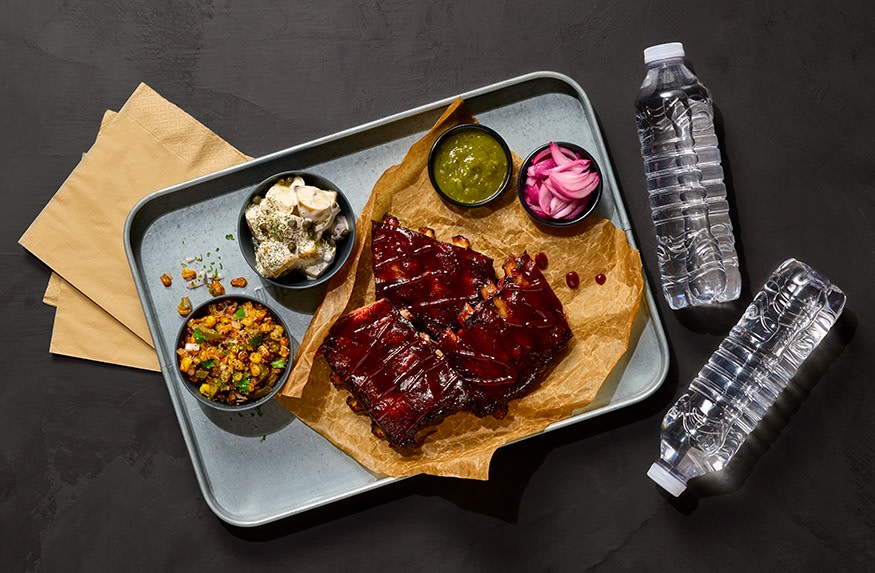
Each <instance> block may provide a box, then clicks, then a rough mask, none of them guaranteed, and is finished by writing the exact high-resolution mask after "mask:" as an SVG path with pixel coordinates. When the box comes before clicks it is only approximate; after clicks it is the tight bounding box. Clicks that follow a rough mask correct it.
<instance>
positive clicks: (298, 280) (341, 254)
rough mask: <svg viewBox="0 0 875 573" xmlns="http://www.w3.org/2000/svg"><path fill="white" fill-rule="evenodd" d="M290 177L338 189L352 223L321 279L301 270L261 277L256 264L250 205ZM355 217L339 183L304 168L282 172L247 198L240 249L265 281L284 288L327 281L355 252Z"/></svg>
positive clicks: (241, 220) (240, 226) (242, 212)
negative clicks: (276, 276)
mask: <svg viewBox="0 0 875 573" xmlns="http://www.w3.org/2000/svg"><path fill="white" fill-rule="evenodd" d="M287 177H301V178H302V179H304V182H305V183H306V184H307V185H312V186H314V187H318V188H319V189H323V190H325V191H336V192H337V204H338V205H339V206H340V214H341V215H343V216H345V217H346V220H347V222H348V223H349V235H347V236H346V238H344V239H341V240H340V241H338V242H337V252H336V253H335V256H334V261H332V262H331V265H329V266H328V268H327V269H325V272H324V273H322V275H321V276H320V277H319V278H317V279H308V278H307V277H305V276H304V275H303V274H301V273H300V272H298V271H292V272H290V273H289V274H287V275H285V276H282V277H278V278H267V277H263V276H261V274H260V273H259V272H258V269H257V268H256V267H255V242H254V239H253V237H252V231H250V230H249V225H248V224H247V223H246V216H245V214H246V208H247V207H249V205H251V204H252V200H253V199H255V197H264V195H265V194H266V193H267V191H268V190H269V189H270V188H271V187H272V186H273V184H274V183H276V182H277V181H278V180H280V179H285V178H287ZM355 219H356V217H355V213H354V212H353V210H352V206H351V205H350V204H349V200H348V199H347V198H346V196H345V195H344V194H343V192H342V191H341V190H340V189H338V187H337V185H335V184H334V183H332V182H331V181H329V180H328V179H326V178H324V177H321V176H319V175H315V174H313V173H306V172H304V171H287V172H285V173H278V174H276V175H273V176H271V177H268V178H267V179H265V180H264V181H262V182H261V183H259V184H258V185H256V186H255V187H253V188H252V191H251V192H250V193H249V194H248V195H247V196H246V200H245V201H243V206H242V207H241V208H240V216H239V217H238V219H237V239H238V240H237V243H238V244H239V245H240V250H241V252H242V253H243V258H244V259H246V263H247V264H248V265H249V266H250V267H252V270H253V271H255V273H256V274H257V275H258V277H259V278H260V279H261V280H263V281H264V282H267V283H270V284H272V285H274V286H276V287H279V288H283V289H293V290H303V289H308V288H312V287H314V286H317V285H321V284H322V283H324V282H326V281H327V280H328V279H330V278H331V276H332V275H334V274H335V273H336V272H337V271H339V270H340V269H341V268H342V267H343V264H344V263H345V262H346V260H347V259H348V258H349V255H350V253H351V252H352V248H353V245H355Z"/></svg>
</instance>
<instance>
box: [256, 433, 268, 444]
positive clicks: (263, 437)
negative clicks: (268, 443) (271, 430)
mask: <svg viewBox="0 0 875 573" xmlns="http://www.w3.org/2000/svg"><path fill="white" fill-rule="evenodd" d="M266 439H267V434H265V435H263V436H261V439H260V440H258V443H259V444H261V443H263V442H264V440H266Z"/></svg>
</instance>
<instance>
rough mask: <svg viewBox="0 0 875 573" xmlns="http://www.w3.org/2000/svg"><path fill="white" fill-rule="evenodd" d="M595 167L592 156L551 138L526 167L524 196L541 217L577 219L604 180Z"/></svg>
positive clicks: (534, 211)
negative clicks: (584, 156)
mask: <svg viewBox="0 0 875 573" xmlns="http://www.w3.org/2000/svg"><path fill="white" fill-rule="evenodd" d="M593 167H594V166H592V165H591V162H590V161H589V160H588V159H584V158H583V157H582V156H580V155H578V154H577V153H576V152H574V151H572V150H570V149H567V148H564V147H561V146H559V145H556V144H555V143H553V142H552V141H551V142H550V145H549V146H548V147H546V148H544V149H543V150H542V151H540V152H538V153H537V154H536V155H535V156H534V157H533V158H532V162H531V164H530V166H529V168H528V169H527V170H526V174H525V175H526V186H525V189H524V190H523V199H524V200H525V202H526V204H527V205H528V207H529V208H530V209H531V210H532V212H533V213H535V215H537V216H538V217H543V218H551V219H573V218H574V217H577V216H578V215H579V214H580V213H581V212H582V211H583V209H584V207H585V206H586V205H587V204H588V203H589V196H590V194H592V193H593V191H595V190H596V189H597V188H598V186H599V183H600V182H601V178H600V177H599V174H598V172H597V171H595V169H593Z"/></svg>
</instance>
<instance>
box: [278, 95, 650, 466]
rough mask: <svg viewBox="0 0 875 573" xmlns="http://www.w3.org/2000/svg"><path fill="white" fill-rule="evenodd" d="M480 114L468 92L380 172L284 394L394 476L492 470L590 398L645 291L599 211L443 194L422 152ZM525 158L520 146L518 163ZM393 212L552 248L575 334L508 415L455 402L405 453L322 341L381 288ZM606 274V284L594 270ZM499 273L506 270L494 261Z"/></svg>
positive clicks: (483, 238) (514, 249)
mask: <svg viewBox="0 0 875 573" xmlns="http://www.w3.org/2000/svg"><path fill="white" fill-rule="evenodd" d="M472 121H475V120H474V118H473V117H472V116H471V115H470V113H469V112H468V111H467V109H466V108H465V106H464V104H463V103H462V102H461V100H458V101H456V102H455V103H454V104H453V105H452V106H450V108H449V109H448V110H447V111H446V112H445V113H444V114H443V115H442V116H441V118H440V119H439V120H438V122H437V123H436V124H435V126H434V127H433V128H432V129H431V131H429V133H428V134H427V135H425V136H424V137H423V138H422V139H421V140H420V141H418V142H417V143H415V144H414V145H413V146H412V147H411V149H410V151H409V152H408V154H407V156H406V157H405V158H404V160H403V161H402V162H401V164H400V165H396V166H394V167H392V168H390V169H388V170H387V171H386V172H385V173H384V174H383V176H382V177H381V178H380V179H379V181H377V184H376V185H375V187H374V190H373V192H372V193H371V197H370V199H369V201H368V203H367V204H366V205H365V208H364V210H363V212H362V214H361V216H360V217H359V219H358V221H357V224H356V232H357V234H356V246H355V250H354V251H353V262H352V264H351V265H348V267H347V270H346V272H345V273H343V274H342V275H340V274H339V275H335V277H334V278H333V280H332V282H331V284H330V285H329V290H328V292H327V294H326V297H325V300H324V302H323V303H322V305H321V306H320V307H319V309H318V310H317V311H316V314H315V315H314V317H313V321H312V323H311V326H310V328H309V330H308V331H307V334H306V335H305V337H304V339H303V341H302V344H301V348H300V350H299V353H298V358H297V362H296V365H295V367H294V370H293V371H292V373H291V376H290V378H289V381H288V383H287V385H286V386H285V388H284V389H283V392H282V394H281V395H280V396H279V397H278V399H279V401H280V402H281V403H283V404H284V405H285V406H286V407H287V408H288V409H289V410H290V411H291V412H293V413H294V414H295V415H296V416H297V417H298V418H299V419H301V420H302V421H303V422H305V423H306V424H307V425H309V426H310V427H312V428H314V429H315V430H317V431H318V432H319V433H321V434H322V435H323V436H325V437H326V438H328V439H329V440H330V441H331V442H332V443H334V444H335V445H336V446H337V447H339V448H340V449H342V450H343V451H345V452H346V453H348V454H349V455H350V456H352V457H353V458H355V459H356V460H358V461H359V462H360V463H361V464H363V465H364V466H366V467H368V468H370V469H371V470H373V471H375V472H380V473H384V474H387V475H391V476H407V475H414V474H418V473H427V474H433V475H442V476H456V477H465V478H473V479H487V478H488V475H489V462H490V460H491V458H492V454H493V453H494V452H495V450H496V449H498V448H499V447H500V446H502V445H503V444H506V443H508V442H511V441H513V440H516V439H518V438H522V437H524V436H528V435H531V434H533V433H536V432H539V431H541V430H543V429H544V428H545V427H547V426H548V425H549V424H551V423H553V422H555V421H557V420H560V419H563V418H565V417H568V416H569V415H570V414H571V412H572V411H573V410H575V409H577V408H581V407H583V406H585V405H587V404H589V403H590V402H591V401H592V400H593V398H594V397H595V395H596V393H597V392H598V390H599V387H600V386H601V384H602V383H603V382H604V380H605V378H606V377H607V375H608V374H609V373H610V371H611V369H612V368H613V367H614V365H615V364H616V363H617V361H618V360H619V359H620V357H621V356H622V355H623V353H624V352H625V351H626V348H627V346H628V343H629V336H630V333H631V329H632V323H633V320H634V317H635V314H636V313H637V311H638V306H639V304H640V302H641V294H642V291H643V278H642V275H641V259H640V257H639V254H638V251H636V250H634V249H632V248H631V247H630V246H629V244H628V242H627V240H626V237H625V235H624V234H623V232H622V231H620V230H619V229H617V228H616V227H614V225H612V224H611V223H610V222H609V221H607V220H602V219H593V220H589V221H587V222H586V223H584V224H583V225H582V226H581V227H578V228H575V229H571V230H562V231H556V230H552V229H550V230H548V229H545V228H544V229H542V228H539V227H538V226H537V225H535V224H534V223H533V222H532V220H531V219H530V218H529V217H528V215H527V214H526V213H525V211H524V210H523V208H522V206H521V205H520V203H519V201H518V200H517V198H516V194H515V193H514V189H513V187H515V185H516V183H515V181H513V182H512V183H511V188H510V189H508V191H507V192H506V193H505V194H504V196H503V197H502V199H501V200H500V201H498V202H497V204H492V205H489V206H487V207H481V208H477V209H470V208H459V207H454V206H450V205H448V204H446V203H444V202H443V201H442V200H441V199H440V198H439V197H438V195H437V194H436V193H435V192H434V190H433V189H432V187H431V183H430V181H429V178H428V174H427V169H426V162H427V158H428V152H429V149H430V148H431V145H432V143H433V142H434V140H435V139H436V138H437V136H438V135H440V134H441V133H442V132H443V131H445V130H446V129H448V128H450V127H452V126H453V125H456V124H459V123H469V122H472ZM519 164H520V160H519V158H518V157H516V158H515V165H514V167H515V171H516V170H517V169H518V168H519ZM386 213H390V214H392V215H394V216H396V217H398V219H399V220H400V222H401V224H402V225H404V226H406V227H411V228H418V227H420V226H428V227H432V228H433V229H434V230H435V232H436V235H437V238H438V239H440V240H445V241H447V240H449V239H450V238H451V237H452V236H454V235H457V234H462V235H465V236H466V237H468V239H469V240H470V241H471V247H472V248H473V249H475V250H477V251H480V252H482V253H484V254H486V255H488V256H490V257H492V258H493V259H494V260H495V261H496V265H497V266H500V265H501V264H502V263H503V262H504V260H505V259H506V258H507V256H508V255H519V254H520V253H522V252H523V251H524V250H527V251H528V252H529V253H530V254H532V255H534V254H535V253H538V252H544V253H546V254H547V256H548V258H549V265H548V267H547V269H546V270H545V271H544V275H545V276H546V277H547V279H548V280H549V281H550V284H551V286H552V288H553V290H554V291H555V292H556V294H557V295H558V297H559V299H560V300H561V301H562V304H563V305H564V308H565V312H566V315H567V316H568V322H569V325H570V326H571V329H572V331H573V333H574V337H573V338H572V340H571V342H570V343H569V345H568V348H567V350H566V351H565V352H564V353H563V354H562V355H561V356H560V358H558V359H557V360H555V361H554V363H553V365H552V367H551V368H550V369H549V370H548V372H546V373H545V375H544V376H543V379H542V382H541V384H540V385H539V387H537V388H536V389H535V391H533V392H532V393H531V394H529V395H528V396H525V397H523V398H521V399H519V400H515V401H513V402H511V404H510V408H509V412H508V414H507V416H506V417H505V418H504V419H502V420H496V419H494V418H492V417H486V418H477V417H476V416H474V415H473V414H469V413H458V414H454V415H452V416H449V417H448V418H446V419H445V420H444V421H443V422H441V423H440V424H439V425H438V426H436V427H434V428H430V429H429V430H428V435H427V436H426V437H425V439H424V441H423V443H422V446H421V447H420V448H419V449H418V450H416V451H415V452H413V453H412V454H410V453H405V454H402V453H399V452H396V451H395V450H393V449H392V448H390V447H389V446H388V445H387V443H386V442H385V441H383V440H380V439H377V438H376V437H375V436H374V435H373V434H372V433H371V430H370V426H371V424H370V420H369V418H367V417H366V416H363V415H361V414H355V413H353V412H352V411H351V410H350V408H349V407H348V406H347V405H346V402H345V400H346V397H347V393H346V392H345V391H338V390H336V389H335V388H334V387H333V386H332V385H331V383H330V382H329V375H330V369H329V367H328V365H327V363H326V362H325V360H324V359H323V358H321V357H320V358H318V359H317V358H315V352H316V349H317V348H318V346H319V344H320V343H321V342H322V340H323V339H324V337H325V335H326V333H327V331H328V329H329V328H330V327H331V325H332V324H333V323H334V321H335V320H336V319H337V318H338V317H339V316H341V315H342V314H345V313H346V312H349V311H351V310H353V309H355V308H359V307H361V306H364V305H365V304H368V303H370V302H373V300H374V278H373V272H372V267H371V253H370V236H371V221H372V220H379V219H381V218H382V216H383V215H384V214H386ZM569 271H575V272H577V273H578V274H579V276H580V287H579V288H578V289H577V290H572V289H570V288H569V287H568V286H567V285H566V284H565V274H566V273H567V272H569ZM600 273H601V274H604V275H605V276H606V277H607V281H606V282H605V284H603V285H598V284H596V282H595V276H596V275H597V274H600ZM498 276H499V277H501V276H503V272H500V271H499V272H498Z"/></svg>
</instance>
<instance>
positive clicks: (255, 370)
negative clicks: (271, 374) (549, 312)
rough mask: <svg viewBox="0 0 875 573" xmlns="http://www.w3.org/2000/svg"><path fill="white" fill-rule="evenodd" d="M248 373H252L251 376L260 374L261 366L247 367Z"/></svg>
mask: <svg viewBox="0 0 875 573" xmlns="http://www.w3.org/2000/svg"><path fill="white" fill-rule="evenodd" d="M249 371H250V372H252V375H253V376H258V375H259V374H261V366H259V365H258V364H252V365H250V366H249Z"/></svg>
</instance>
